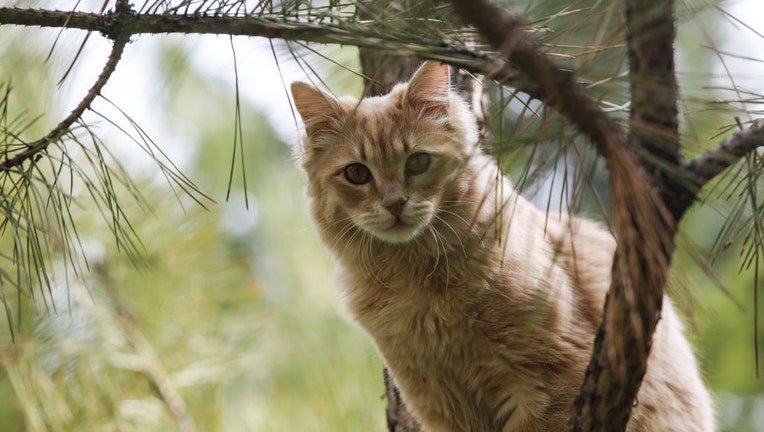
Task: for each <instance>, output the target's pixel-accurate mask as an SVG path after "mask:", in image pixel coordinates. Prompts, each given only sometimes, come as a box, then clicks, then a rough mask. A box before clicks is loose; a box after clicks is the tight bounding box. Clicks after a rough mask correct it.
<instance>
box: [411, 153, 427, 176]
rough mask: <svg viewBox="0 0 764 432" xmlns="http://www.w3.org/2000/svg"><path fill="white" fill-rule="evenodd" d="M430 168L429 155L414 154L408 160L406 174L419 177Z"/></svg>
mask: <svg viewBox="0 0 764 432" xmlns="http://www.w3.org/2000/svg"><path fill="white" fill-rule="evenodd" d="M429 167H430V155H429V154H427V153H414V154H412V155H411V156H409V158H408V159H406V174H409V175H417V174H422V173H423V172H425V171H427V168H429Z"/></svg>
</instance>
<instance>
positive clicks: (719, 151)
mask: <svg viewBox="0 0 764 432" xmlns="http://www.w3.org/2000/svg"><path fill="white" fill-rule="evenodd" d="M758 147H764V119H758V120H754V121H753V122H752V123H751V125H750V126H749V127H748V128H746V129H743V130H741V131H740V132H737V133H735V134H734V135H732V136H730V137H729V138H727V139H725V140H724V141H722V142H720V143H719V144H718V145H717V146H716V147H714V148H712V149H711V150H708V151H707V152H705V153H704V154H702V155H700V156H698V157H697V158H695V159H693V160H692V161H690V162H688V163H686V164H684V169H686V170H687V171H688V172H690V173H691V174H693V175H694V176H695V181H696V182H697V183H698V188H700V186H702V185H703V184H705V183H706V182H708V181H709V180H711V179H712V178H714V177H716V176H717V175H718V174H720V173H721V172H722V171H724V170H725V169H727V168H728V167H730V166H731V165H733V164H734V163H735V162H737V161H739V160H740V158H742V157H743V156H745V155H747V154H748V153H750V152H752V151H754V150H755V149H756V148H758Z"/></svg>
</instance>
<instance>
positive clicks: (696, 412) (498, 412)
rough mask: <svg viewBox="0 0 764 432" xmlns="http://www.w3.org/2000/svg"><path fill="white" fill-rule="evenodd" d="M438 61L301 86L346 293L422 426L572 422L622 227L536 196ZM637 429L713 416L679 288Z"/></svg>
mask: <svg viewBox="0 0 764 432" xmlns="http://www.w3.org/2000/svg"><path fill="white" fill-rule="evenodd" d="M449 79H450V77H449V69H448V67H447V66H446V65H444V64H441V63H437V62H425V63H424V64H423V65H422V66H421V67H420V68H419V69H418V70H417V71H416V72H415V73H414V75H413V76H412V78H411V79H410V81H409V82H408V83H402V84H398V85H396V86H395V87H394V88H393V89H392V91H391V92H390V93H389V94H387V95H386V96H381V97H369V98H364V99H361V100H357V99H355V98H352V97H341V98H335V97H334V96H331V95H329V94H327V93H325V92H322V91H320V90H317V89H315V88H313V87H312V86H310V85H307V84H304V83H299V82H296V83H293V84H292V86H291V90H292V96H293V99H294V104H295V107H296V108H297V111H298V113H299V114H300V116H301V118H302V120H303V122H304V124H305V131H306V135H305V137H304V138H303V140H302V146H301V154H300V158H301V164H302V167H303V169H304V171H305V173H306V174H307V178H308V185H307V196H308V200H309V210H310V213H311V216H312V219H313V222H314V223H315V225H316V227H317V231H318V233H319V236H320V237H321V239H322V242H323V243H324V245H325V246H326V247H327V248H328V249H329V250H330V252H331V254H332V255H333V256H334V258H335V261H336V264H337V266H338V276H339V280H340V282H341V284H342V287H343V290H344V296H345V297H346V299H345V300H346V303H347V307H348V309H349V311H350V312H351V314H352V316H353V317H354V319H355V320H356V321H357V322H358V323H359V324H360V325H361V327H363V328H364V329H365V330H366V332H368V334H369V335H370V336H371V338H372V339H373V341H374V344H375V345H376V348H377V349H378V351H379V353H380V354H381V356H382V358H383V361H384V363H385V364H386V366H387V367H388V369H389V370H390V371H391V372H392V374H393V375H394V377H395V379H396V382H397V383H398V385H399V387H400V391H401V393H402V396H403V398H404V400H405V402H406V403H407V405H408V406H409V407H410V408H411V409H412V410H413V412H414V413H415V415H416V417H417V418H418V419H419V421H420V422H421V424H422V426H423V428H424V430H425V431H433V432H435V431H438V432H439V431H447V432H451V431H453V432H467V431H481V432H486V431H503V432H509V431H561V430H563V429H564V428H565V424H566V421H567V418H568V415H569V413H570V410H571V407H572V404H573V400H574V398H575V396H576V395H577V393H578V391H579V389H580V385H581V383H582V381H583V376H584V371H585V368H586V366H587V364H588V362H589V358H590V355H591V350H592V345H593V340H594V335H595V332H596V330H597V328H598V327H599V325H600V323H601V319H602V310H603V304H604V299H605V295H606V292H607V290H608V288H609V286H610V279H611V276H610V271H611V264H612V259H613V253H614V250H615V240H614V239H613V236H612V235H611V234H610V232H609V231H607V230H605V229H603V228H601V227H600V226H599V225H598V224H597V223H595V222H592V221H588V220H585V219H581V218H577V217H569V216H567V215H564V214H549V215H547V214H546V213H545V212H543V211H541V210H539V209H537V208H535V207H534V206H533V205H532V204H531V203H530V202H528V201H526V200H525V199H524V198H523V197H522V196H520V195H519V194H518V193H517V192H515V191H514V189H513V188H512V185H511V183H510V181H509V180H508V179H506V178H504V177H503V176H502V173H501V171H500V169H499V166H498V165H497V164H496V163H495V162H494V160H493V159H491V158H490V157H489V156H488V155H486V154H485V153H484V152H482V151H481V150H480V147H479V145H478V132H477V126H476V121H475V118H474V116H473V114H472V113H471V112H470V110H469V108H468V106H467V104H466V103H465V102H464V101H463V100H462V99H461V98H460V97H459V96H458V95H456V94H455V92H452V91H451V89H450V82H449ZM637 400H638V403H637V404H636V405H635V407H634V409H633V410H632V417H631V419H630V421H629V425H628V428H627V430H628V431H630V432H636V431H676V432H694V431H698V432H706V431H712V430H713V429H714V422H715V421H714V414H713V404H712V399H711V396H710V394H709V392H708V390H707V389H706V388H705V386H704V384H703V380H702V378H701V376H700V373H699V370H698V365H697V362H696V360H695V357H694V354H693V351H692V348H691V346H690V344H689V343H688V342H687V340H686V339H685V338H684V336H683V330H682V324H681V323H680V320H679V318H678V317H677V315H676V313H675V312H674V309H673V307H672V306H671V303H670V302H669V301H668V299H665V300H664V306H663V313H662V319H661V320H660V322H659V323H658V326H657V330H656V332H655V336H654V342H653V346H652V351H651V356H650V360H649V363H648V368H647V373H646V375H645V377H644V381H643V383H642V386H641V388H640V391H639V394H638V398H637Z"/></svg>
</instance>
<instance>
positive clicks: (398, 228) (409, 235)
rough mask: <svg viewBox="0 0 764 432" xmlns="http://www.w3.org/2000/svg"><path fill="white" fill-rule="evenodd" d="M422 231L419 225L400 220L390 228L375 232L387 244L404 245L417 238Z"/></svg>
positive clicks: (394, 222)
mask: <svg viewBox="0 0 764 432" xmlns="http://www.w3.org/2000/svg"><path fill="white" fill-rule="evenodd" d="M420 231H421V227H420V226H419V225H418V224H412V223H407V222H404V221H402V220H400V219H399V218H398V219H396V220H395V221H393V222H392V223H391V224H390V225H389V226H387V227H385V228H382V229H377V230H374V232H373V234H374V235H375V237H377V238H379V239H380V240H382V241H385V242H387V243H404V242H407V241H409V240H411V239H413V238H414V237H416V236H417V235H418V234H419V232H420Z"/></svg>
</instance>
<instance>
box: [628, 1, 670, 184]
mask: <svg viewBox="0 0 764 432" xmlns="http://www.w3.org/2000/svg"><path fill="white" fill-rule="evenodd" d="M675 32H676V31H675V28H674V2H673V0H657V1H656V0H626V43H627V46H628V53H629V72H630V73H629V82H630V85H631V128H630V136H629V142H630V144H631V145H633V146H634V148H636V149H644V150H645V151H646V153H647V154H643V155H642V156H643V157H642V164H643V165H644V166H646V167H650V174H651V175H652V176H653V177H654V178H655V179H656V180H660V179H662V178H664V177H665V175H664V174H665V173H666V171H665V170H663V169H661V168H660V167H659V166H657V165H656V163H655V162H656V161H659V162H660V165H661V166H666V164H669V165H671V166H676V165H678V163H679V157H680V156H679V120H678V109H677V95H678V91H679V90H678V88H679V87H678V85H677V82H676V76H675V73H674V36H675Z"/></svg>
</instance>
